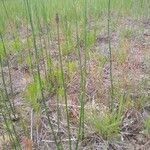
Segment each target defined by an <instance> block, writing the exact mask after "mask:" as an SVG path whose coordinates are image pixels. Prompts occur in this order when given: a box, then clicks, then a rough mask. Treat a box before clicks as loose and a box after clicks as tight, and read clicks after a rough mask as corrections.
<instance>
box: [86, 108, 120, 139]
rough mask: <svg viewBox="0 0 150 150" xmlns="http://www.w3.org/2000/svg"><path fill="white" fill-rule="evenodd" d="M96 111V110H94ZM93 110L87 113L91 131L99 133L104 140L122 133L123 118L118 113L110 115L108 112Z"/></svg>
mask: <svg viewBox="0 0 150 150" xmlns="http://www.w3.org/2000/svg"><path fill="white" fill-rule="evenodd" d="M94 109H95V108H94ZM94 109H93V110H92V111H89V110H88V112H86V120H87V124H89V126H90V127H91V129H92V130H93V129H94V130H95V131H96V132H98V133H99V134H100V135H101V136H102V137H103V138H104V139H106V140H107V139H109V138H112V137H114V136H117V135H118V134H119V132H120V128H119V126H120V123H121V118H120V117H118V114H117V113H110V112H109V111H108V110H100V111H98V110H96V109H95V110H94Z"/></svg>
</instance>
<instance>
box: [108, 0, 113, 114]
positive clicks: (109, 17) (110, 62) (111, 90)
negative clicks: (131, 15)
mask: <svg viewBox="0 0 150 150" xmlns="http://www.w3.org/2000/svg"><path fill="white" fill-rule="evenodd" d="M110 6H111V0H108V26H107V31H108V49H109V69H110V70H109V72H110V84H111V85H110V95H111V99H110V103H109V105H110V111H113V108H114V106H113V105H114V102H113V101H114V86H113V74H112V49H111V36H110V19H111V16H110V13H111V11H110Z"/></svg>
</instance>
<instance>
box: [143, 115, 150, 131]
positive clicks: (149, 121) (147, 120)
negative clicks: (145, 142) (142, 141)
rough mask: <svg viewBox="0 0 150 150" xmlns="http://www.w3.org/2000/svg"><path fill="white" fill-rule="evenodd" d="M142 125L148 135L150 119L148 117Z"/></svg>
mask: <svg viewBox="0 0 150 150" xmlns="http://www.w3.org/2000/svg"><path fill="white" fill-rule="evenodd" d="M144 125H145V129H146V131H147V132H148V133H150V117H148V118H147V119H146V120H145V121H144Z"/></svg>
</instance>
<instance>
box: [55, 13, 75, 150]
mask: <svg viewBox="0 0 150 150" xmlns="http://www.w3.org/2000/svg"><path fill="white" fill-rule="evenodd" d="M56 24H57V40H58V51H59V62H60V68H61V79H62V87H63V89H64V97H65V109H66V115H67V129H68V138H69V149H70V150H71V149H72V144H71V143H72V142H71V133H70V121H69V110H68V98H67V91H66V84H65V77H64V71H63V63H62V62H63V60H62V53H61V46H60V31H59V16H58V14H56Z"/></svg>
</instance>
